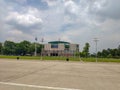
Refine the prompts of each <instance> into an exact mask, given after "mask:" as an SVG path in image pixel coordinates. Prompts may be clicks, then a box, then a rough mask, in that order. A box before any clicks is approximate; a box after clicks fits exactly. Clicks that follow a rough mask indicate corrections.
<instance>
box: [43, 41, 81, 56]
mask: <svg viewBox="0 0 120 90" xmlns="http://www.w3.org/2000/svg"><path fill="white" fill-rule="evenodd" d="M76 52H79V44H71V43H69V42H64V41H51V42H48V44H44V49H43V50H42V55H44V56H74V55H75V53H76Z"/></svg>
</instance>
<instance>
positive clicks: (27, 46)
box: [0, 40, 120, 58]
mask: <svg viewBox="0 0 120 90" xmlns="http://www.w3.org/2000/svg"><path fill="white" fill-rule="evenodd" d="M36 46H37V53H38V54H40V53H41V50H42V48H43V47H44V46H43V45H42V44H39V43H36ZM89 49H90V44H89V43H85V46H84V47H83V50H82V51H81V52H77V53H76V55H79V56H80V57H96V53H94V54H91V53H90V52H89ZM34 52H35V43H31V42H29V41H26V40H24V41H21V42H19V43H15V42H13V41H5V42H4V45H3V43H0V54H2V55H23V56H24V55H34ZM97 57H99V58H120V45H119V46H118V47H117V48H115V49H110V48H108V49H103V50H102V51H98V52H97Z"/></svg>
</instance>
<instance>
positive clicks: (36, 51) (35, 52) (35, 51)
mask: <svg viewBox="0 0 120 90" xmlns="http://www.w3.org/2000/svg"><path fill="white" fill-rule="evenodd" d="M36 43H37V37H35V56H37V44H36Z"/></svg>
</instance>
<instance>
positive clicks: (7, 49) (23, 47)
mask: <svg viewBox="0 0 120 90" xmlns="http://www.w3.org/2000/svg"><path fill="white" fill-rule="evenodd" d="M42 47H43V46H42V45H41V44H38V43H37V53H41V48H42ZM34 51H35V43H31V42H29V41H26V40H24V41H22V42H20V43H15V42H12V41H5V42H4V46H2V43H0V53H1V52H2V54H4V55H22V56H24V55H32V54H34Z"/></svg>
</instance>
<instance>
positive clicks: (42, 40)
mask: <svg viewBox="0 0 120 90" xmlns="http://www.w3.org/2000/svg"><path fill="white" fill-rule="evenodd" d="M43 42H44V38H42V39H41V44H42V47H41V60H42V52H43Z"/></svg>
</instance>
